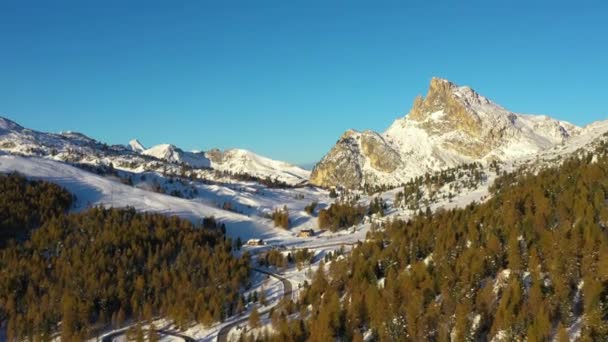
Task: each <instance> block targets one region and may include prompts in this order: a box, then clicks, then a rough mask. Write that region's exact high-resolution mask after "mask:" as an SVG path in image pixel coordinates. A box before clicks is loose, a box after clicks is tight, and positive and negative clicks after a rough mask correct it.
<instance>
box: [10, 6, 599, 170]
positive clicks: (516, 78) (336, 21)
mask: <svg viewBox="0 0 608 342" xmlns="http://www.w3.org/2000/svg"><path fill="white" fill-rule="evenodd" d="M430 2H431V1H420V2H409V5H407V6H403V5H399V3H405V1H403V2H392V3H384V4H382V5H378V2H368V4H367V5H365V4H355V3H354V2H352V1H344V2H332V1H319V2H316V1H314V2H311V1H306V2H304V1H302V2H295V1H278V2H276V3H273V2H267V1H261V2H258V1H245V2H242V3H241V2H236V1H217V2H205V1H192V2H185V1H184V2H182V1H160V2H152V1H146V2H134V1H115V2H113V1H74V2H65V1H43V2H35V1H23V0H18V1H8V2H7V1H6V0H0V115H3V116H7V117H9V118H11V119H13V120H16V121H17V122H19V123H21V124H22V125H24V126H27V127H30V128H34V129H38V130H44V131H62V130H74V131H81V132H84V133H86V134H88V135H90V136H92V137H94V138H97V139H100V140H103V141H106V142H109V143H127V142H128V141H129V140H130V139H131V138H135V137H137V138H139V139H140V140H141V141H142V142H143V143H144V144H145V145H148V146H150V145H153V144H157V143H164V142H167V143H174V144H176V145H178V146H180V147H182V148H184V149H208V148H212V147H219V148H229V147H242V148H247V149H251V150H253V151H256V152H258V153H260V154H264V155H267V156H270V157H272V158H276V159H283V160H288V161H291V162H294V163H307V162H313V161H316V160H318V159H319V158H320V157H322V155H323V154H324V153H325V152H326V151H327V150H329V148H330V147H331V146H332V145H333V144H334V143H335V141H336V140H337V139H338V137H339V136H340V135H341V134H342V132H343V131H344V130H346V129H348V128H355V129H374V130H384V129H385V128H386V127H387V126H388V125H390V123H391V122H392V121H393V120H394V119H395V118H397V117H399V116H402V115H405V114H406V113H407V111H408V110H409V108H410V106H411V104H412V101H413V99H414V97H415V96H416V95H418V94H424V93H426V90H427V87H428V82H429V80H430V78H431V77H433V76H440V77H443V78H447V79H450V80H453V81H454V82H456V83H458V84H463V85H464V84H466V85H470V86H472V87H473V88H475V89H477V90H478V91H479V92H480V93H482V94H484V95H485V96H487V97H489V98H491V99H493V100H494V101H496V102H498V103H499V104H501V105H503V106H505V107H507V108H509V109H511V110H513V111H519V112H525V113H541V114H549V115H552V116H554V117H557V118H560V119H565V120H569V121H571V122H574V123H576V124H580V125H583V124H587V123H589V122H591V121H594V120H598V119H605V118H607V117H608V101H607V99H608V19H607V16H608V6H606V5H602V3H601V2H599V1H598V2H595V3H593V2H584V3H583V2H578V1H577V2H574V1H572V2H571V4H570V5H564V4H559V3H558V2H556V1H547V2H544V3H543V2H534V5H530V4H528V3H529V2H528V1H526V2H523V1H522V2H517V1H483V2H482V1H479V2H473V1H458V2H440V1H437V2H435V1H432V3H433V5H428V4H426V3H430ZM122 3H129V4H128V5H126V4H122ZM178 3H179V4H178ZM329 3H331V5H328V4H329ZM372 3H374V5H372ZM488 3H496V4H494V5H491V4H488ZM575 3H576V4H575ZM254 4H255V5H254ZM294 4H296V5H294Z"/></svg>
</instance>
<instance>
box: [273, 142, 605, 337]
mask: <svg viewBox="0 0 608 342" xmlns="http://www.w3.org/2000/svg"><path fill="white" fill-rule="evenodd" d="M606 147H607V146H604V148H606ZM607 150H608V149H600V150H598V151H596V154H597V156H596V157H595V158H589V157H586V156H583V157H581V158H571V159H568V160H565V161H563V163H562V164H561V165H560V166H559V167H555V168H548V169H544V170H541V171H539V172H538V174H536V175H531V174H520V175H506V176H504V177H501V178H500V179H499V180H498V182H497V183H496V185H495V186H493V188H492V193H493V197H492V198H491V199H489V200H488V201H486V202H484V203H483V204H471V205H469V206H467V207H466V208H463V209H453V210H444V211H440V212H436V213H434V214H433V215H426V214H420V215H418V216H416V217H414V218H413V219H412V220H409V221H400V220H394V221H389V222H387V223H385V224H384V227H383V229H379V230H377V231H374V232H372V233H370V234H369V236H368V241H367V242H365V243H363V244H361V245H360V246H358V247H356V248H355V249H354V250H353V251H352V252H351V253H350V254H349V255H348V256H347V257H346V258H344V259H336V260H333V261H332V262H331V266H330V267H328V268H329V269H328V270H326V272H325V273H327V274H325V273H320V272H317V273H316V275H315V276H314V278H313V281H312V283H311V284H310V285H309V286H306V287H305V291H304V294H303V295H302V297H301V299H300V301H299V302H298V303H296V306H297V307H298V308H299V309H300V310H301V311H303V312H304V316H305V317H309V319H307V320H306V321H305V325H304V327H305V329H306V330H307V333H308V334H310V338H309V340H320V339H328V340H331V339H343V340H355V339H357V338H359V336H360V335H361V334H363V333H366V334H367V336H369V337H370V338H372V339H373V340H378V341H395V340H398V341H426V340H438V341H443V340H451V339H452V340H491V339H492V338H493V337H494V336H496V335H500V336H502V337H503V338H504V339H507V340H528V341H547V340H553V339H556V340H560V341H561V340H565V339H566V338H567V336H568V329H569V328H571V327H577V326H580V327H581V331H580V334H581V340H583V341H605V340H608V261H607V260H608V222H607V221H606V217H607V216H606V215H607V214H606V211H607V207H608V204H607V203H608V195H607V194H608V155H607V154H606V153H605V152H604V151H607ZM474 170H475V168H474V167H471V170H470V171H474ZM423 180H424V179H423ZM336 208H337V207H336ZM339 211H340V210H336V209H335V208H334V210H329V211H321V213H320V214H319V222H320V223H321V222H322V221H323V220H327V221H325V222H334V221H331V220H330V219H329V217H330V216H333V217H334V218H335V217H340V215H330V213H331V212H339ZM328 215H330V216H328ZM339 221H340V220H339V219H337V222H339ZM326 224H328V223H326ZM324 268H327V267H324ZM321 269H323V268H321ZM336 297H337V298H340V299H341V300H339V301H338V305H337V306H336V305H335V300H334V298H336ZM319 330H322V331H319ZM279 334H281V336H282V337H283V340H288V339H289V338H287V337H285V334H286V332H285V331H284V330H281V331H280V332H279Z"/></svg>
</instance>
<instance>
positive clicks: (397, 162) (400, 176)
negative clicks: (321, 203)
mask: <svg viewBox="0 0 608 342" xmlns="http://www.w3.org/2000/svg"><path fill="white" fill-rule="evenodd" d="M579 131H580V129H579V128H578V127H576V126H574V125H571V124H569V123H567V122H563V121H559V120H555V119H552V118H549V117H546V116H538V115H525V114H517V113H513V112H511V111H509V110H507V109H505V108H503V107H501V106H499V105H497V104H495V103H494V102H492V101H490V100H488V99H487V98H485V97H483V96H482V95H480V94H478V93H477V92H476V91H475V90H473V89H472V88H470V87H466V86H458V85H456V84H455V83H453V82H450V81H448V80H445V79H441V78H433V79H432V80H431V82H430V85H429V88H428V92H427V94H426V97H422V96H418V97H417V98H416V99H415V100H414V104H413V106H412V109H411V110H410V112H409V113H408V114H407V115H406V116H405V117H402V118H399V119H397V120H396V121H395V122H394V123H393V124H392V125H391V126H390V127H389V128H388V129H387V130H386V131H385V132H384V133H375V132H371V131H364V132H357V131H353V130H349V131H347V132H345V133H344V134H343V135H342V136H341V138H340V139H339V140H338V142H337V144H336V145H335V146H334V147H333V148H332V149H331V150H330V151H329V153H328V154H327V155H326V156H325V157H324V158H323V159H322V160H321V161H320V162H319V163H318V164H317V165H316V166H315V168H314V169H313V172H312V174H311V178H310V181H311V183H312V184H316V185H320V186H325V187H329V186H337V185H341V186H344V187H347V188H356V187H361V186H367V185H371V186H374V185H379V184H393V185H394V184H400V183H403V182H405V181H407V180H409V179H411V178H412V177H416V176H420V175H422V174H424V173H425V172H429V171H434V170H439V169H444V168H448V167H453V166H457V165H460V164H462V163H470V162H484V161H488V160H495V159H497V160H502V161H506V160H511V159H516V158H521V157H525V156H528V155H531V154H534V153H538V152H539V151H542V150H545V149H548V148H551V147H553V146H555V145H556V144H560V143H563V142H564V141H566V140H567V139H569V138H570V137H571V136H573V135H576V134H578V132H579Z"/></svg>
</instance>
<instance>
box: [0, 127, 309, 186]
mask: <svg viewBox="0 0 608 342" xmlns="http://www.w3.org/2000/svg"><path fill="white" fill-rule="evenodd" d="M0 150H2V151H5V152H8V153H13V154H20V155H30V156H39V157H45V158H49V159H54V160H60V161H64V162H70V163H76V164H88V165H106V166H108V165H111V166H112V167H116V168H119V169H125V170H129V171H134V172H142V171H156V172H160V171H162V172H163V173H164V172H166V171H171V173H180V172H182V171H180V169H182V167H183V166H187V167H188V168H192V169H197V170H200V171H201V172H204V171H205V170H208V171H207V173H208V175H207V176H208V177H214V176H213V174H212V172H209V171H220V172H224V171H228V172H230V173H233V174H247V175H250V176H253V177H257V178H271V179H273V180H278V181H281V182H285V183H287V184H291V185H295V184H300V183H303V182H306V181H307V179H308V175H309V174H310V172H309V171H307V170H304V169H301V168H299V167H297V166H294V165H291V164H288V163H286V162H281V161H276V160H273V159H270V158H266V157H263V156H260V155H257V154H255V153H253V152H251V151H248V150H243V149H234V150H235V151H241V152H240V153H238V154H236V155H235V156H234V159H233V158H232V156H233V153H224V158H223V159H222V162H221V163H218V162H215V163H212V162H211V160H210V158H208V157H207V154H208V153H209V152H188V151H184V150H182V149H180V148H179V147H177V146H175V145H173V144H159V145H155V146H152V147H150V148H145V147H144V145H143V144H142V143H141V142H140V141H139V140H137V139H132V140H131V141H129V143H128V144H126V145H107V144H105V143H103V142H100V141H97V140H95V139H92V138H90V137H88V136H86V135H85V134H82V133H78V132H62V133H48V132H39V131H35V130H31V129H28V128H25V127H23V126H21V125H19V124H18V123H16V122H15V121H12V120H11V119H8V118H6V117H2V116H0ZM218 151H219V150H218ZM225 152H226V151H225Z"/></svg>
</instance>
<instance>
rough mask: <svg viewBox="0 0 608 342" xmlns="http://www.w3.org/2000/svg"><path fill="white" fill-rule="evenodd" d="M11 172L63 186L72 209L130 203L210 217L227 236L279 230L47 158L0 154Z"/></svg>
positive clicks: (1, 167) (196, 218)
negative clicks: (72, 199) (71, 200)
mask: <svg viewBox="0 0 608 342" xmlns="http://www.w3.org/2000/svg"><path fill="white" fill-rule="evenodd" d="M15 171H16V172H19V173H20V174H22V175H24V176H27V177H28V178H31V179H38V180H45V181H49V182H52V183H55V184H58V185H60V186H62V187H64V188H65V189H66V190H68V191H69V192H71V193H72V194H74V195H75V196H76V203H75V206H74V210H82V209H86V208H88V207H91V206H97V205H104V206H109V207H126V206H130V207H133V208H135V209H136V210H139V211H146V212H156V213H162V214H166V215H177V216H180V217H183V218H186V219H188V220H191V221H193V222H200V220H201V219H202V218H203V217H208V216H214V217H215V218H217V219H219V220H221V221H222V222H224V223H226V226H227V229H228V231H227V234H228V235H229V236H234V237H236V236H240V237H241V238H242V239H247V238H254V237H255V238H271V237H276V236H277V235H281V234H280V233H281V231H278V230H276V229H274V228H273V227H271V226H269V225H268V223H267V222H265V221H267V220H263V219H262V218H256V217H247V215H243V214H239V213H233V212H230V211H226V210H221V209H219V208H216V207H213V206H210V205H208V204H206V203H203V202H201V201H195V200H187V199H182V198H177V197H172V196H168V195H164V194H159V193H154V192H151V191H146V190H142V189H138V188H135V187H132V186H128V185H124V184H121V183H118V182H116V181H114V180H112V179H110V178H105V177H102V176H99V175H96V174H93V173H90V172H87V171H84V170H81V169H78V168H76V167H73V166H70V165H68V164H65V163H61V162H56V161H53V160H49V159H43V158H38V157H20V156H14V155H0V172H1V173H9V172H15Z"/></svg>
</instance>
